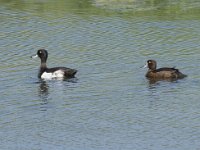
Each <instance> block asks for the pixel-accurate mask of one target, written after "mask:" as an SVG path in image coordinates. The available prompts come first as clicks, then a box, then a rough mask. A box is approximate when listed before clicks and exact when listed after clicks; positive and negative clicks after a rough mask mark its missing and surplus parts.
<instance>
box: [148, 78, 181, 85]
mask: <svg viewBox="0 0 200 150" xmlns="http://www.w3.org/2000/svg"><path fill="white" fill-rule="evenodd" d="M147 80H148V82H149V85H154V84H158V83H159V82H177V80H178V79H152V78H147Z"/></svg>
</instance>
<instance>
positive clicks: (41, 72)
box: [38, 62, 47, 78]
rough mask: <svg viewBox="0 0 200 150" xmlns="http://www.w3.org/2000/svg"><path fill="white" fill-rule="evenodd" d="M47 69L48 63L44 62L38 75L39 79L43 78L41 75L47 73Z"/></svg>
mask: <svg viewBox="0 0 200 150" xmlns="http://www.w3.org/2000/svg"><path fill="white" fill-rule="evenodd" d="M46 69H47V65H46V62H42V63H41V65H40V69H39V73H38V77H39V78H41V75H42V74H43V73H44V72H45V71H46Z"/></svg>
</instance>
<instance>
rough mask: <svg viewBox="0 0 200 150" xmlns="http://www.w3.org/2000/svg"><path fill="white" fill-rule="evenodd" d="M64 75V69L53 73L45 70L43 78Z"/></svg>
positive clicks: (61, 76)
mask: <svg viewBox="0 0 200 150" xmlns="http://www.w3.org/2000/svg"><path fill="white" fill-rule="evenodd" d="M63 77H64V72H63V71H62V70H58V71H55V72H53V73H47V72H44V73H43V74H42V75H41V78H42V79H53V78H63Z"/></svg>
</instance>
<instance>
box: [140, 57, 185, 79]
mask: <svg viewBox="0 0 200 150" xmlns="http://www.w3.org/2000/svg"><path fill="white" fill-rule="evenodd" d="M144 67H148V68H149V70H148V71H147V73H146V77H147V78H149V79H159V80H160V79H182V78H184V77H187V75H185V74H183V73H181V72H180V71H179V70H178V69H175V68H166V67H165V68H159V69H156V67H157V64H156V61H155V60H148V61H147V63H146V65H145V66H144Z"/></svg>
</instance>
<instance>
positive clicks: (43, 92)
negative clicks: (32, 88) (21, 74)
mask: <svg viewBox="0 0 200 150" xmlns="http://www.w3.org/2000/svg"><path fill="white" fill-rule="evenodd" d="M38 96H39V97H40V98H41V100H42V102H41V110H42V111H46V110H47V106H46V105H47V104H48V97H49V86H48V84H47V83H46V81H42V80H41V82H40V85H39V88H38Z"/></svg>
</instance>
